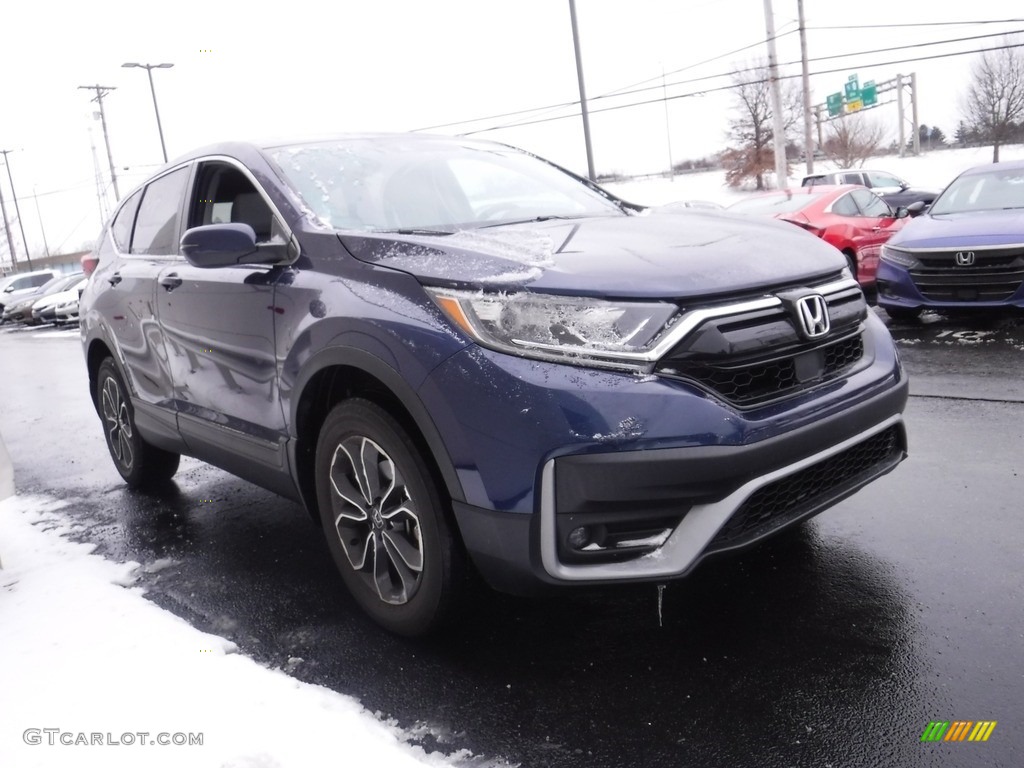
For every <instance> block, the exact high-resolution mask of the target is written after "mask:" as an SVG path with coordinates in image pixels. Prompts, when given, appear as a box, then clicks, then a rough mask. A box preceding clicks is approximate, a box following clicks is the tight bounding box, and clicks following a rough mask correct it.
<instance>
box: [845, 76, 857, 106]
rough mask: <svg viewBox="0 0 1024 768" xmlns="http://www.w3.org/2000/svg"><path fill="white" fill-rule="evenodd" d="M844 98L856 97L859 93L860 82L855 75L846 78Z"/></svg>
mask: <svg viewBox="0 0 1024 768" xmlns="http://www.w3.org/2000/svg"><path fill="white" fill-rule="evenodd" d="M844 87H845V88H846V100H847V101H849V100H850V99H856V98H857V97H858V96H859V95H860V83H859V82H858V81H857V76H856V75H850V76H849V77H848V78H847V79H846V84H845V86H844Z"/></svg>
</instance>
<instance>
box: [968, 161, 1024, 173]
mask: <svg viewBox="0 0 1024 768" xmlns="http://www.w3.org/2000/svg"><path fill="white" fill-rule="evenodd" d="M1019 169H1024V160H1008V161H1006V162H999V163H985V164H984V165H975V166H974V167H972V168H968V169H967V170H966V171H964V172H963V173H961V174H960V175H961V176H974V175H977V174H980V173H989V172H991V171H994V170H1000V171H1016V170H1019Z"/></svg>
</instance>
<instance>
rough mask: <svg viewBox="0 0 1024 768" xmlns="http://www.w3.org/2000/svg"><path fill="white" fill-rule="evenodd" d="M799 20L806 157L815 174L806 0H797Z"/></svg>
mask: <svg viewBox="0 0 1024 768" xmlns="http://www.w3.org/2000/svg"><path fill="white" fill-rule="evenodd" d="M796 10H797V18H798V19H799V21H800V67H801V70H802V79H803V85H804V156H805V157H806V158H807V173H808V174H811V173H814V137H813V135H812V129H811V122H812V119H811V75H810V72H808V70H807V27H806V26H805V25H804V0H796Z"/></svg>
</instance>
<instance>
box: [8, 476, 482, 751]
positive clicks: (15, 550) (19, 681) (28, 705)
mask: <svg viewBox="0 0 1024 768" xmlns="http://www.w3.org/2000/svg"><path fill="white" fill-rule="evenodd" d="M62 506H64V503H63V502H54V501H52V500H47V499H43V498H32V497H17V496H15V497H12V498H9V499H7V500H6V501H2V502H0V555H2V559H3V570H0V766H10V768H29V767H30V766H47V767H48V768H50V767H53V766H74V768H88V766H102V768H117V767H118V766H133V767H134V766H139V765H145V766H152V767H158V766H174V767H175V768H178V767H179V766H182V765H188V766H194V767H195V768H203V767H204V766H211V768H212V767H214V766H216V768H289V767H291V766H295V767H296V768H308V766H318V765H343V766H361V765H373V766H379V767H380V768H392V766H394V767H395V768H400V767H402V766H423V765H432V766H438V765H459V764H463V765H465V764H467V763H473V764H476V760H474V759H473V758H472V756H470V755H469V754H468V753H465V752H462V753H458V754H456V755H453V756H447V757H446V756H442V755H440V754H438V753H433V754H429V755H428V754H427V753H426V752H424V750H423V749H421V748H420V747H416V746H411V745H409V744H406V743H405V742H404V741H403V739H404V738H407V737H411V734H404V733H403V732H402V731H401V730H400V729H398V728H395V727H392V726H390V725H388V724H386V723H383V722H381V721H380V720H378V719H376V718H375V717H373V716H372V715H371V714H370V713H368V712H367V711H366V710H364V709H363V708H362V707H361V706H360V705H359V703H358V702H357V701H355V700H354V699H352V698H349V697H347V696H343V695H341V694H338V693H335V692H333V691H330V690H328V689H326V688H322V687H320V686H315V685H309V684H306V683H302V682H299V681H297V680H294V679H292V678H290V677H288V676H287V675H285V674H284V673H282V672H279V671H275V670H270V669H266V668H264V667H261V666H259V665H258V664H256V663H255V662H254V661H252V660H250V659H248V658H246V657H244V656H242V655H240V654H238V653H236V652H235V651H236V649H235V646H234V644H233V643H231V642H230V641H227V640H225V639H223V638H220V637H216V636H214V635H208V634H205V633H203V632H200V631H198V630H196V629H194V628H192V627H191V626H189V625H188V624H187V623H186V622H185V621H184V620H182V619H179V618H177V617H175V616H174V615H172V614H170V613H168V612H166V611H164V610H162V609H160V608H158V607H157V606H156V605H154V604H152V603H150V602H149V601H147V600H145V599H144V598H143V597H142V593H141V591H140V590H138V589H135V588H130V587H129V588H125V587H126V586H128V585H130V584H131V583H132V582H133V580H134V577H133V571H134V570H135V568H136V567H137V565H136V564H134V563H126V564H119V563H113V562H110V561H108V560H105V559H103V558H102V557H99V556H96V555H93V554H90V553H91V550H92V546H91V545H85V544H76V543H73V542H70V541H68V540H66V539H63V538H61V536H60V533H61V531H62V530H64V529H66V527H67V518H66V517H64V515H63V513H62V512H59V511H58V510H60V508H61V507H62ZM197 736H198V739H200V740H201V742H202V743H201V744H197V743H195V742H196V740H197ZM190 741H191V742H192V743H190ZM162 742H168V743H166V744H165V743H162Z"/></svg>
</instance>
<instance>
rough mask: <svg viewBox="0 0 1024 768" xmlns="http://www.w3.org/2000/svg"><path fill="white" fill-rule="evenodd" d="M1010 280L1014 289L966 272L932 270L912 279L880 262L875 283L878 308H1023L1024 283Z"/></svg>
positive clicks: (901, 269)
mask: <svg viewBox="0 0 1024 768" xmlns="http://www.w3.org/2000/svg"><path fill="white" fill-rule="evenodd" d="M1013 280H1016V284H1015V285H1016V287H1014V283H1013V281H1012V280H1011V281H1009V282H1008V281H1007V280H1006V279H1005V278H1004V277H1002V276H996V277H994V276H993V275H992V274H990V273H985V272H971V271H967V270H964V271H960V272H957V271H955V270H944V271H943V270H933V271H932V272H931V273H928V274H926V275H921V276H918V277H917V279H916V280H915V277H914V276H913V275H912V274H911V272H910V270H908V269H906V268H904V267H900V266H897V265H895V264H891V263H889V262H887V261H882V262H881V263H880V264H879V266H878V279H877V283H876V286H877V290H878V305H879V306H880V307H882V308H883V309H886V308H888V307H893V308H895V309H910V310H914V309H940V310H956V309H999V308H1004V307H1018V308H1024V283H1021V282H1020V278H1019V277H1016V278H1013ZM919 282H920V283H921V284H920V285H919ZM1007 286H1009V287H1007ZM991 296H998V297H999V298H989V297H991Z"/></svg>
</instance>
